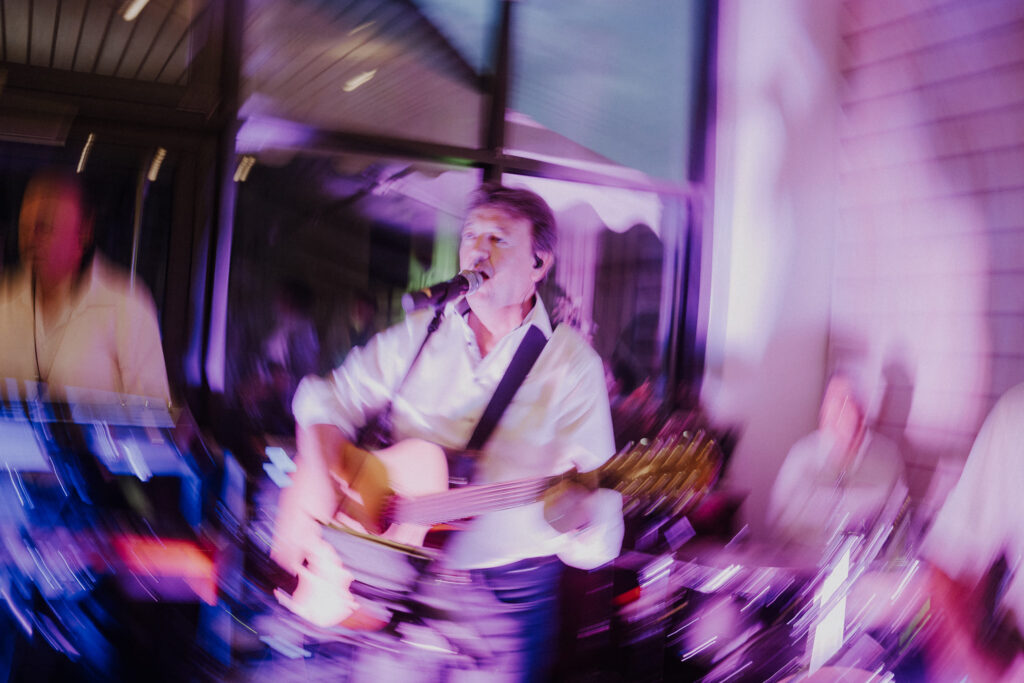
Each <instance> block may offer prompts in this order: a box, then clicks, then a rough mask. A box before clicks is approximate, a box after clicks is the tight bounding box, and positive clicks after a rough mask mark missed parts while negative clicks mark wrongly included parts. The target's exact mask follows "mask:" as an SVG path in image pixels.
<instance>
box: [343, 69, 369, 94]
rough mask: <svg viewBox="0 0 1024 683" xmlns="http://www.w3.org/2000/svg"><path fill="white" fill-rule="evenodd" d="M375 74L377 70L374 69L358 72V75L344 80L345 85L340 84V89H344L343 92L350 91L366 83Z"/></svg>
mask: <svg viewBox="0 0 1024 683" xmlns="http://www.w3.org/2000/svg"><path fill="white" fill-rule="evenodd" d="M376 74H377V70H376V69H371V70H370V71H364V72H363V73H361V74H359V75H358V76H353V77H352V78H350V79H348V80H347V81H345V85H344V86H342V88H341V89H342V90H344V91H345V92H352V91H353V90H355V89H356V88H358V87H359V86H361V85H363V84H364V83H366V82H367V81H369V80H370V79H371V78H373V77H374V76H375V75H376Z"/></svg>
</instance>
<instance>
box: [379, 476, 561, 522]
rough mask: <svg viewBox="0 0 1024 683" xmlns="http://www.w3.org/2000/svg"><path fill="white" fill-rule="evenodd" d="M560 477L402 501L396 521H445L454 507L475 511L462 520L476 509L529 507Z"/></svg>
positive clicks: (494, 485)
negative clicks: (494, 506)
mask: <svg viewBox="0 0 1024 683" xmlns="http://www.w3.org/2000/svg"><path fill="white" fill-rule="evenodd" d="M559 476H560V475H555V476H554V477H547V478H545V479H542V480H540V481H536V480H530V481H525V482H524V481H520V482H501V483H498V484H484V485H482V486H478V487H472V488H473V490H472V491H470V490H469V489H468V488H466V489H454V490H451V491H443V492H439V493H433V494H428V495H426V496H420V497H418V498H410V499H406V500H403V501H401V502H400V503H399V505H398V512H397V515H396V517H397V518H398V519H399V520H400V521H426V520H427V518H429V519H430V521H443V519H444V518H448V519H450V518H451V515H450V514H446V513H445V511H446V510H450V509H451V508H454V507H460V508H462V507H465V508H470V507H471V506H475V507H473V508H472V510H471V512H470V513H468V514H464V515H462V516H472V514H477V508H480V507H482V508H483V509H482V510H480V512H485V511H487V510H488V509H492V508H493V504H494V503H496V502H500V503H502V504H507V507H515V506H517V505H520V504H522V503H528V502H531V501H532V500H535V499H536V496H537V495H538V494H539V493H541V492H543V491H544V489H546V488H547V487H548V485H549V483H550V482H551V481H552V480H555V479H558V478H559Z"/></svg>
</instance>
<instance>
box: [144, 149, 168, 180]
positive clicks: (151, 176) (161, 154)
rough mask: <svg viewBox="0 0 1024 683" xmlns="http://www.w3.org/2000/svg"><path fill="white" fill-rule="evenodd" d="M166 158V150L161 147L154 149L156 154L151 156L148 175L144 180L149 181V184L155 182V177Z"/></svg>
mask: <svg viewBox="0 0 1024 683" xmlns="http://www.w3.org/2000/svg"><path fill="white" fill-rule="evenodd" d="M166 156H167V150H166V149H164V148H163V147H157V148H156V154H154V155H153V161H152V162H150V164H149V173H147V174H146V179H147V180H149V182H151V183H155V182H156V178H157V175H158V174H159V173H160V166H161V165H162V164H163V163H164V158H165V157H166Z"/></svg>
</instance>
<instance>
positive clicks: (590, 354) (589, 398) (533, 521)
mask: <svg viewBox="0 0 1024 683" xmlns="http://www.w3.org/2000/svg"><path fill="white" fill-rule="evenodd" d="M536 300H537V304H536V305H535V306H534V308H533V309H532V310H531V311H530V313H529V314H528V315H527V317H526V319H525V320H524V322H523V324H522V325H521V326H520V327H518V328H517V329H515V330H514V331H512V332H510V333H509V334H508V335H506V336H505V337H504V338H503V339H501V340H500V341H499V342H498V343H497V345H496V346H495V347H494V349H493V350H492V351H491V352H490V353H488V354H487V356H486V357H483V358H481V355H480V350H479V348H478V347H477V343H476V337H475V335H474V334H473V331H472V330H471V329H470V327H469V325H468V323H467V321H466V318H465V317H464V315H462V314H461V313H460V312H459V310H457V309H456V308H455V306H454V305H449V306H448V308H447V309H446V313H445V316H444V319H443V320H442V322H441V325H440V327H439V328H438V330H437V332H435V333H434V335H433V336H432V337H431V339H430V340H429V341H428V343H427V345H426V347H425V348H424V350H423V354H422V355H421V356H420V358H419V360H418V361H417V363H416V366H415V367H414V368H413V371H412V372H411V373H410V374H409V376H408V378H407V380H406V381H405V384H404V385H403V386H402V388H401V390H400V392H399V394H398V395H397V396H394V397H392V394H393V392H394V391H395V389H396V387H397V386H398V384H399V383H400V382H401V381H402V377H403V376H404V375H405V372H406V370H407V368H408V367H409V363H410V361H411V360H412V358H413V356H414V355H415V353H416V351H417V349H418V348H419V346H420V343H421V342H422V340H423V337H424V335H425V333H426V328H427V324H428V322H429V321H430V318H431V316H432V313H431V312H430V311H424V312H420V313H415V314H412V315H410V316H409V318H407V319H406V321H405V322H404V323H400V324H398V325H395V326H394V327H391V328H390V329H388V330H386V331H384V332H382V333H381V334H379V335H377V336H376V337H374V338H373V339H372V340H371V341H370V342H369V343H368V344H367V345H366V346H365V347H364V348H361V349H353V350H352V352H351V353H350V354H349V356H348V358H346V360H345V362H344V364H343V365H342V366H341V367H339V368H337V369H336V370H334V371H333V372H332V373H331V374H330V375H329V376H328V377H326V378H319V377H307V378H306V379H304V380H303V382H302V383H301V384H300V385H299V389H298V391H297V392H296V394H295V400H294V402H293V408H294V412H295V418H296V421H297V422H298V424H300V425H302V426H309V425H312V424H333V425H336V426H338V427H339V428H341V430H342V431H343V432H344V433H345V434H346V436H347V437H348V438H350V439H353V438H354V437H355V436H356V433H357V431H358V430H359V428H360V427H361V426H362V425H364V424H365V423H366V422H367V420H368V419H369V418H370V417H371V416H372V415H374V414H375V413H376V412H378V411H380V410H381V409H383V408H384V407H385V406H386V404H387V402H388V400H392V405H393V425H394V437H395V439H396V440H403V439H410V438H419V439H425V440H427V441H431V442H433V443H437V444H439V445H441V446H443V447H445V448H453V449H459V448H462V447H464V446H465V445H466V443H467V441H468V440H469V437H470V435H471V434H472V433H473V430H474V428H475V427H476V424H477V422H478V420H479V419H480V416H481V415H482V414H483V411H484V409H485V407H486V406H487V403H488V402H489V401H490V399H491V396H492V395H493V393H494V389H495V387H496V386H497V384H498V382H499V381H500V380H501V378H502V377H503V376H504V374H505V370H506V369H507V367H508V365H509V363H510V361H511V360H512V356H513V355H514V354H515V352H516V350H517V349H518V347H519V343H520V341H521V340H522V338H523V336H524V335H525V334H526V331H527V329H528V327H529V326H530V325H535V326H536V327H537V328H538V329H540V331H541V332H543V333H544V335H545V336H546V337H549V341H548V343H547V345H546V346H545V348H544V351H543V352H542V353H541V355H540V357H539V358H538V359H537V362H536V364H535V365H534V366H533V368H532V370H531V371H530V373H529V374H528V375H527V377H526V379H525V380H524V381H523V384H522V385H521V386H520V388H519V390H518V391H517V393H516V394H515V396H514V398H513V400H512V402H511V403H510V404H509V406H508V408H507V409H506V411H505V414H504V415H503V416H502V418H501V420H500V421H499V423H498V425H497V427H496V428H495V429H494V432H493V433H492V435H491V437H490V439H489V440H488V442H487V443H486V444H485V446H484V449H483V454H482V456H481V459H480V461H479V462H478V464H477V469H476V478H475V483H481V484H486V483H493V482H503V481H510V480H515V479H522V478H531V477H542V476H548V475H552V474H558V473H561V472H564V471H566V470H568V469H570V468H571V467H573V466H575V467H576V468H577V469H578V470H580V471H590V470H592V469H595V468H596V467H598V466H600V465H601V464H602V463H604V462H605V461H606V460H607V459H608V458H609V457H610V456H611V455H612V454H613V452H614V440H613V435H612V425H611V415H610V411H609V407H608V393H607V389H606V387H605V383H604V373H603V368H602V364H601V360H600V357H599V356H598V355H597V353H596V352H595V351H594V350H593V349H592V348H591V347H590V346H589V345H588V344H587V343H586V341H584V339H583V338H582V337H581V336H580V335H579V334H578V333H577V332H576V331H575V330H573V329H572V328H570V327H569V326H567V325H561V326H559V327H558V329H557V330H555V331H554V332H553V333H552V329H551V323H550V321H549V319H548V315H547V311H546V310H545V308H544V305H543V303H541V302H540V298H539V297H538V298H537V299H536ZM598 494H599V498H600V499H602V502H601V504H600V505H599V506H598V508H599V511H598V515H597V516H598V518H599V519H598V521H597V522H596V523H594V524H591V525H590V526H589V527H588V528H586V529H584V530H582V531H580V532H576V533H570V534H559V533H558V532H556V531H555V530H554V529H553V528H552V527H551V526H550V525H548V524H547V522H546V521H545V520H544V517H543V505H542V503H540V502H537V503H532V504H529V505H526V506H522V507H518V508H514V509H511V510H504V511H500V512H491V513H487V514H484V515H480V516H479V517H476V518H475V519H474V520H473V521H472V522H471V523H470V525H469V528H468V529H467V530H465V531H463V532H462V533H460V534H457V535H456V537H455V538H453V539H452V542H451V543H450V544H449V545H448V548H447V549H448V551H449V562H450V563H451V564H452V565H453V566H455V567H458V568H466V569H468V568H478V567H492V566H500V565H503V564H508V563H510V562H515V561H517V560H521V559H525V558H529V557H539V556H543V555H550V554H558V555H559V556H560V557H561V558H562V559H563V561H565V562H566V563H568V564H572V565H574V566H578V567H583V568H588V567H594V566H598V565H600V564H603V563H604V562H607V561H609V560H611V559H613V558H614V557H615V556H616V555H617V554H618V551H619V547H620V544H621V540H622V517H621V497H619V495H618V493H616V492H614V491H599V492H598Z"/></svg>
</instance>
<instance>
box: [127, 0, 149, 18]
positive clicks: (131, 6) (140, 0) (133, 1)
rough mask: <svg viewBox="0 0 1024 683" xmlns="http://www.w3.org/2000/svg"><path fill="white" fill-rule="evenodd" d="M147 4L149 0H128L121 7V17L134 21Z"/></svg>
mask: <svg viewBox="0 0 1024 683" xmlns="http://www.w3.org/2000/svg"><path fill="white" fill-rule="evenodd" d="M148 4H149V0H129V1H128V2H126V3H125V4H124V6H122V8H121V18H122V19H124V20H125V21H135V19H136V17H138V16H139V14H140V13H141V12H142V10H144V9H145V8H146V5H148Z"/></svg>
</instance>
